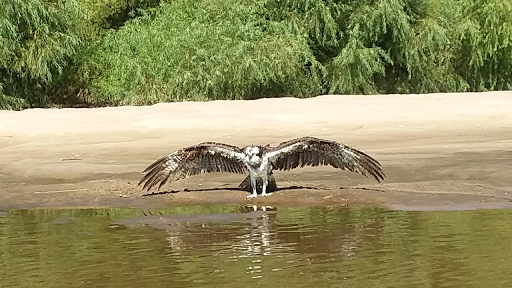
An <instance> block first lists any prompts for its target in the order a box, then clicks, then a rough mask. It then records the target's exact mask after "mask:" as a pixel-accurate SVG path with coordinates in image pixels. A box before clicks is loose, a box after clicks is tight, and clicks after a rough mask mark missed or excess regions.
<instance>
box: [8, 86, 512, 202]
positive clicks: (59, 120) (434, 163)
mask: <svg viewBox="0 0 512 288" xmlns="http://www.w3.org/2000/svg"><path fill="white" fill-rule="evenodd" d="M302 136H315V137H321V138H326V139H331V140H336V141H339V142H342V143H344V144H346V145H349V146H352V147H354V148H356V149H359V150H362V151H364V152H366V153H368V154H370V155H371V156H373V157H374V158H376V159H377V160H379V161H380V162H381V164H382V167H383V170H384V172H385V173H386V175H387V178H386V180H385V181H384V182H383V183H376V182H375V181H372V180H369V179H366V178H364V177H363V176H360V175H358V174H355V173H351V172H346V171H341V170H336V169H334V168H331V167H319V168H304V169H295V170H292V171H289V172H276V173H275V176H276V180H277V184H278V187H279V188H281V190H279V191H278V192H275V193H273V195H272V196H270V197H265V198H257V199H253V200H247V199H246V196H247V195H248V193H247V192H243V191H237V190H236V187H238V184H239V183H240V182H241V181H242V180H243V178H244V177H245V176H244V175H232V174H208V175H206V174H203V175H198V176H193V177H190V178H188V179H185V180H182V181H178V182H175V183H173V184H172V185H166V186H165V187H163V190H162V191H155V192H158V193H156V194H152V195H151V194H148V193H147V192H145V191H141V189H140V187H137V183H138V181H139V179H140V176H141V171H142V170H143V169H144V168H145V167H146V166H147V165H149V164H150V163H152V162H153V161H154V160H156V159H158V158H160V157H162V156H164V155H166V154H168V153H170V152H173V151H174V150H177V149H179V148H181V147H184V146H189V145H193V144H197V143H199V142H203V141H217V142H225V143H229V144H233V145H238V146H245V145H249V144H272V145H277V144H278V143H280V142H282V141H285V140H289V139H291V138H295V137H302ZM511 139H512V92H492V93H463V94H426V95H377V96H341V95H338V96H333V95H329V96H320V97H316V98H310V99H293V98H279V99H260V100H254V101H213V102H201V103H191V102H185V103H166V104H158V105H154V106H147V107H109V108H94V109H58V110H57V109H47V110H44V109H31V110H25V111H21V112H14V111H0V155H2V157H0V208H1V209H7V208H46V207H52V208H55V207H58V208H65V207H74V208H75V207H141V208H163V207H168V206H173V205H184V204H216V203H236V204H247V203H255V204H265V205H274V206H285V205H286V206H289V205H301V206H343V207H385V208H391V209H405V210H440V209H442V210H444V209H478V208H510V207H512V202H511V201H512V181H510V180H509V179H510V178H511V176H510V175H512V140H511Z"/></svg>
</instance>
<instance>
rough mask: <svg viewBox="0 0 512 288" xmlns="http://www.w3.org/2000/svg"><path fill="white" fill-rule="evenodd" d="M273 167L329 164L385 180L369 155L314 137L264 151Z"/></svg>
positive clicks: (377, 163)
mask: <svg viewBox="0 0 512 288" xmlns="http://www.w3.org/2000/svg"><path fill="white" fill-rule="evenodd" d="M265 157H267V158H268V161H269V162H270V163H272V167H273V168H274V169H277V170H290V169H294V168H297V167H304V166H319V165H331V166H333V167H334V168H340V169H343V170H345V168H346V169H348V170H349V171H352V172H357V173H359V174H362V175H364V176H366V177H367V178H368V177H369V176H372V177H373V178H375V180H377V181H379V182H380V181H381V180H384V177H385V175H384V172H382V169H381V167H380V163H379V162H378V161H377V160H375V159H373V158H372V157H370V156H369V155H367V154H365V153H364V152H361V151H359V150H356V149H354V148H351V147H348V146H346V145H344V144H341V143H338V142H335V141H330V140H324V139H319V138H314V137H302V138H297V139H293V140H290V141H286V142H283V143H281V144H279V145H278V146H277V147H274V148H271V151H270V152H268V153H266V154H265Z"/></svg>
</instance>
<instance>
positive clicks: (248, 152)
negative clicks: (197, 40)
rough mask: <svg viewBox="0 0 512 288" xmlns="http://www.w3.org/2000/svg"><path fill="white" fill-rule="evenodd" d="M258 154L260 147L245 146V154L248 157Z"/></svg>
mask: <svg viewBox="0 0 512 288" xmlns="http://www.w3.org/2000/svg"><path fill="white" fill-rule="evenodd" d="M258 154H260V148H258V147H256V146H248V147H247V148H245V155H247V156H249V158H252V157H254V156H258Z"/></svg>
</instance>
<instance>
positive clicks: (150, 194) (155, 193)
mask: <svg viewBox="0 0 512 288" xmlns="http://www.w3.org/2000/svg"><path fill="white" fill-rule="evenodd" d="M301 189H307V190H320V189H319V188H317V187H311V186H297V185H292V186H288V187H283V188H278V189H277V190H276V191H274V192H279V191H286V190H301ZM226 190H227V191H245V190H243V189H240V188H233V187H223V188H220V187H219V188H202V189H187V188H185V189H183V190H170V191H158V192H151V193H146V194H143V195H142V196H145V197H147V196H155V195H166V194H175V193H180V192H207V191H226ZM245 192H247V191H245ZM247 193H251V192H247Z"/></svg>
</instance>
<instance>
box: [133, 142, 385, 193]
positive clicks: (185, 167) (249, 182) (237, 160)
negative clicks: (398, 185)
mask: <svg viewBox="0 0 512 288" xmlns="http://www.w3.org/2000/svg"><path fill="white" fill-rule="evenodd" d="M319 165H331V166H333V167H334V168H340V169H343V170H345V169H348V170H349V171H352V172H357V173H360V174H362V175H364V176H366V177H367V178H369V176H371V177H373V178H375V180H377V181H378V182H380V181H381V180H384V177H385V175H384V173H383V172H382V170H381V168H380V163H379V162H378V161H377V160H375V159H373V158H372V157H370V156H368V155H367V154H365V153H363V152H361V151H359V150H356V149H354V148H351V147H348V146H346V145H344V144H341V143H338V142H335V141H330V140H324V139H319V138H314V137H302V138H296V139H292V140H289V141H286V142H283V143H281V144H279V145H278V146H277V147H271V146H270V145H267V146H255V145H250V146H247V147H245V148H239V147H236V146H232V145H227V144H222V143H215V142H204V143H200V144H197V145H194V146H190V147H187V148H183V149H180V150H178V151H176V152H173V153H171V154H169V155H167V156H165V157H163V158H161V159H159V160H157V161H155V162H154V163H153V164H151V165H149V166H148V167H147V168H146V169H145V170H144V171H143V174H144V176H142V179H141V180H140V182H139V185H141V184H143V183H144V186H143V188H142V189H147V190H148V191H149V190H150V189H151V188H152V187H154V186H155V185H157V184H158V188H161V187H162V186H163V185H164V184H165V183H167V182H168V181H170V182H172V181H177V180H180V179H184V178H187V177H189V176H192V175H197V174H200V173H211V172H229V173H238V174H244V173H246V172H249V176H247V177H246V178H245V180H244V181H243V182H242V183H241V184H240V186H239V188H241V189H243V190H249V191H251V190H252V195H249V196H247V198H254V197H257V196H258V194H257V192H258V190H260V189H259V188H260V187H261V196H267V195H268V194H267V191H269V192H272V191H275V190H276V189H277V186H276V184H275V179H274V176H273V175H272V170H285V171H287V170H290V169H294V168H297V167H304V166H319Z"/></svg>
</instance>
